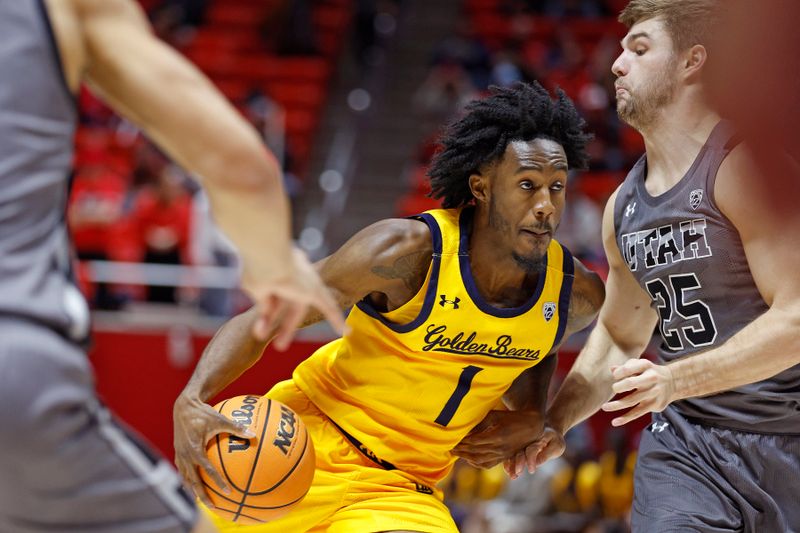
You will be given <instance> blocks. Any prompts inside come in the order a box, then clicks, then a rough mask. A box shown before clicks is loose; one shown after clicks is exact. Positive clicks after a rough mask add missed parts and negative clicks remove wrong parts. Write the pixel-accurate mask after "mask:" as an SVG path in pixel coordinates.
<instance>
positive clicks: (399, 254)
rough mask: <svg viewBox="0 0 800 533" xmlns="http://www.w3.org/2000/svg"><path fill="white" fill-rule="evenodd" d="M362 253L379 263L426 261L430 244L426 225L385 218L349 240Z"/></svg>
mask: <svg viewBox="0 0 800 533" xmlns="http://www.w3.org/2000/svg"><path fill="white" fill-rule="evenodd" d="M353 240H354V241H355V242H356V243H359V244H360V247H361V248H363V252H364V253H366V254H369V256H370V257H372V258H373V259H375V260H376V261H379V262H385V261H387V260H391V259H399V258H409V257H418V258H419V261H420V262H425V261H426V258H427V261H430V257H431V254H432V253H433V241H432V238H431V233H430V230H429V229H428V225H427V224H426V223H425V222H424V221H422V220H418V219H414V218H387V219H384V220H379V221H378V222H375V223H373V224H370V225H369V226H367V227H366V228H364V229H363V230H361V231H360V232H359V233H358V234H356V236H355V237H354V238H353Z"/></svg>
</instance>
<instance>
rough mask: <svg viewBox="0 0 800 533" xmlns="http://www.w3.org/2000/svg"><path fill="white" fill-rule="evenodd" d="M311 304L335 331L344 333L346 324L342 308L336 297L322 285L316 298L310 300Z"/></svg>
mask: <svg viewBox="0 0 800 533" xmlns="http://www.w3.org/2000/svg"><path fill="white" fill-rule="evenodd" d="M312 305H313V306H314V307H316V308H317V309H319V311H320V312H321V313H322V316H324V317H325V320H327V321H328V323H329V324H330V325H331V327H332V328H333V329H334V331H336V333H338V334H339V335H344V334H345V330H346V329H347V326H346V325H345V320H344V315H343V314H342V310H341V308H340V307H339V304H338V303H337V302H336V299H335V298H334V297H333V295H332V294H331V293H330V291H329V290H328V289H327V288H325V286H324V285H323V286H322V291H321V292H320V293H319V295H318V297H317V298H316V300H315V301H314V302H312Z"/></svg>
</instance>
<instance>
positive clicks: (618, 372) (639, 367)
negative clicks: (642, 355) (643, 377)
mask: <svg viewBox="0 0 800 533" xmlns="http://www.w3.org/2000/svg"><path fill="white" fill-rule="evenodd" d="M652 364H653V363H651V362H650V361H648V360H647V359H629V360H628V361H625V364H624V365H622V366H619V367H617V368H615V369H614V370H612V372H611V375H612V376H614V380H615V381H620V380H622V379H625V378H627V377H629V376H633V375H635V374H641V373H642V372H644V371H645V370H647V369H648V368H650V366H651V365H652Z"/></svg>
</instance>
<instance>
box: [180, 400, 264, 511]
mask: <svg viewBox="0 0 800 533" xmlns="http://www.w3.org/2000/svg"><path fill="white" fill-rule="evenodd" d="M172 416H173V422H174V427H175V435H174V439H175V440H174V444H175V465H176V466H177V467H178V471H179V472H180V473H181V475H182V476H183V479H184V480H185V481H186V483H187V484H188V485H189V487H190V488H191V489H192V491H194V493H195V494H196V495H197V497H198V498H199V499H200V501H202V502H203V503H204V504H205V505H206V506H208V507H213V504H212V503H211V501H210V500H209V499H208V495H207V494H206V489H205V487H204V486H203V481H202V480H201V479H200V475H199V473H198V471H197V469H198V467H199V468H202V469H203V470H205V472H206V474H207V475H208V476H209V477H210V478H211V479H212V480H213V481H214V483H216V484H217V485H218V486H219V488H220V489H221V490H222V492H224V493H225V494H228V493H229V492H230V488H229V487H228V485H227V483H225V481H224V480H223V478H222V475H221V474H220V473H219V472H218V471H217V470H216V469H215V468H214V466H213V465H212V464H211V462H210V461H209V460H208V457H207V456H206V443H207V442H208V441H209V440H211V439H212V438H213V437H214V436H216V435H218V434H220V433H231V434H233V435H236V436H237V437H242V438H246V439H251V438H253V437H255V435H254V434H253V433H252V431H251V430H250V429H247V428H245V427H243V426H240V425H239V424H237V423H236V422H234V421H232V420H230V419H228V418H226V417H225V416H223V415H221V414H219V413H218V412H217V411H215V410H214V409H213V408H212V407H211V406H210V405H208V404H206V403H204V402H201V401H200V400H199V399H197V398H189V397H187V396H185V395H183V394H181V395H180V396H178V399H177V400H176V401H175V406H174V407H173V411H172Z"/></svg>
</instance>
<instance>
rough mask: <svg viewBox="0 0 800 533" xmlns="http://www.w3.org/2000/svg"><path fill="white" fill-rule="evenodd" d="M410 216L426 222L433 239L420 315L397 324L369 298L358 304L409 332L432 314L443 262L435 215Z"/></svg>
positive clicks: (397, 329)
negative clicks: (428, 276) (382, 312)
mask: <svg viewBox="0 0 800 533" xmlns="http://www.w3.org/2000/svg"><path fill="white" fill-rule="evenodd" d="M408 218H411V219H414V220H421V221H422V222H425V223H426V224H427V225H428V229H429V230H430V232H431V239H433V256H432V258H431V275H430V279H429V280H428V289H427V290H426V291H425V300H424V301H423V303H422V309H421V310H420V312H419V315H417V318H415V319H414V320H412V321H411V322H409V323H407V324H396V323H394V322H392V321H390V320H388V319H387V318H386V317H385V316H383V315H382V314H381V313H380V312H379V311H378V310H377V309H375V308H374V307H373V306H372V304H371V303H370V302H369V300H368V299H367V298H364V299H362V300H361V301H360V302H358V303H357V304H356V307H358V308H359V309H360V310H361V311H363V312H364V313H366V314H367V315H369V316H370V317H372V318H374V319H375V320H377V321H379V322H380V323H381V324H383V325H384V326H386V327H387V328H389V329H391V330H392V331H394V332H395V333H408V332H410V331H413V330H415V329H417V328H418V327H419V326H421V325H422V324H423V323H424V322H425V321H426V320H427V319H428V316H430V314H431V309H433V303H434V299H435V296H436V288H437V286H438V285H439V267H440V265H441V262H442V231H441V229H440V228H439V224H438V223H437V222H436V219H435V218H434V217H433V215H430V214H429V213H423V214H421V215H416V216H412V217H408Z"/></svg>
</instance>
